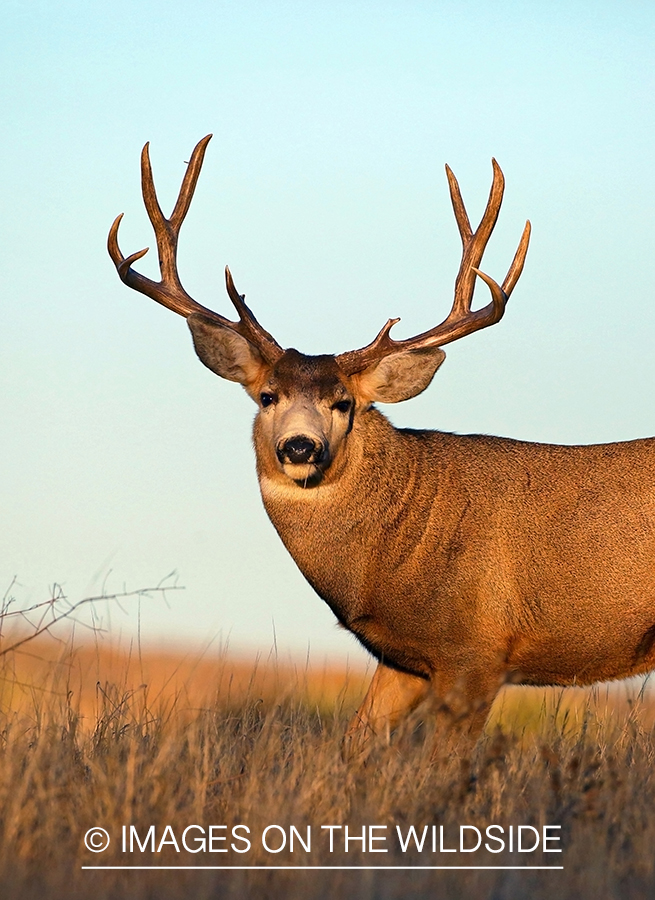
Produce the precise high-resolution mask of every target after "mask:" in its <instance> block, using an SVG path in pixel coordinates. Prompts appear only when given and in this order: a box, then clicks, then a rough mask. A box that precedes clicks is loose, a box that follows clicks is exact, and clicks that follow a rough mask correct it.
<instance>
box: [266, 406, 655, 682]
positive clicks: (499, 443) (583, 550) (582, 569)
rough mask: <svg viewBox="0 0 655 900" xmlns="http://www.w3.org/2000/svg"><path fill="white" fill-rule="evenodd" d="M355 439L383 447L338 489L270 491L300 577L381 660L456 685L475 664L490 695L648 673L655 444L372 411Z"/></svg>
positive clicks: (271, 485) (654, 643) (654, 622)
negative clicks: (499, 430)
mask: <svg viewBox="0 0 655 900" xmlns="http://www.w3.org/2000/svg"><path fill="white" fill-rule="evenodd" d="M350 438H352V441H353V443H354V444H357V443H360V442H361V443H365V444H366V445H367V446H370V445H371V443H373V445H374V447H375V448H376V449H375V450H367V452H366V454H365V455H364V454H363V453H362V454H361V458H362V460H364V459H365V470H366V471H365V472H363V471H362V470H361V468H357V467H355V466H351V467H350V468H349V469H348V472H347V474H345V475H344V476H343V477H344V478H345V479H346V484H342V485H340V490H338V491H334V490H331V489H330V487H329V486H325V487H323V486H319V487H317V488H315V489H313V490H311V491H308V490H307V489H303V488H302V487H298V486H295V485H293V486H288V485H284V484H279V483H278V482H277V481H276V480H275V479H274V478H271V477H270V476H267V475H266V474H263V473H262V474H260V486H261V490H262V498H263V501H264V505H265V507H266V511H267V512H268V515H269V517H270V519H271V521H272V522H273V525H274V526H275V528H276V530H277V531H278V533H279V535H280V537H281V539H282V541H283V542H284V544H285V546H286V547H287V549H288V550H289V552H290V554H291V556H292V557H293V558H294V560H295V561H296V563H297V565H298V567H299V568H300V570H301V571H302V572H303V574H304V575H305V577H306V578H307V580H308V581H309V582H310V583H311V585H312V586H313V587H314V589H315V590H316V592H317V593H318V594H319V595H320V596H321V597H322V598H323V599H324V600H325V601H326V602H327V603H328V604H329V605H330V607H331V608H332V610H333V611H334V613H335V615H336V616H337V618H338V619H339V620H340V621H341V622H342V623H343V624H344V625H345V626H346V627H347V628H349V629H350V630H351V631H353V632H354V633H355V634H357V636H358V637H359V638H360V639H361V640H362V642H363V643H364V644H365V645H366V646H367V647H368V649H369V650H371V651H372V652H373V653H374V655H375V656H376V657H378V659H380V658H382V659H384V660H385V661H386V662H387V663H390V664H393V665H395V666H398V667H400V668H403V669H406V670H408V671H410V672H412V673H414V674H415V675H419V676H422V677H426V678H437V679H438V678H441V679H442V680H443V681H444V682H445V683H446V684H447V683H448V681H449V680H450V678H451V676H452V677H454V678H459V677H461V675H462V671H463V668H466V667H467V666H468V665H470V666H472V667H474V668H476V667H480V666H481V667H483V668H484V669H486V670H487V671H488V672H489V676H490V684H489V690H491V689H492V687H493V684H494V683H497V684H500V683H501V681H502V680H503V676H504V675H505V674H511V675H512V676H514V678H515V679H516V680H520V681H521V682H523V683H527V684H534V685H547V684H558V685H569V684H573V683H578V684H589V683H592V682H594V681H599V680H605V679H611V678H618V677H624V676H626V675H631V674H637V673H638V672H644V671H648V670H649V669H650V668H652V667H653V662H654V659H655V439H648V440H642V441H632V442H627V443H620V444H608V445H599V446H588V447H586V446H583V447H563V446H551V445H544V444H530V443H526V442H521V441H513V440H508V439H502V438H493V437H483V436H478V435H470V436H458V435H452V434H443V433H440V432H430V431H420V432H413V431H403V430H397V429H395V428H393V426H392V425H391V424H390V423H389V422H388V420H387V419H386V418H385V417H384V416H382V415H381V414H380V413H379V412H378V411H377V410H375V409H371V410H370V411H369V412H367V413H366V414H365V415H364V416H362V418H361V420H360V427H359V428H358V429H357V430H356V431H353V433H351V435H350ZM350 438H349V439H350ZM255 446H256V448H257V453H258V459H259V458H260V450H259V447H258V444H257V437H256V432H255ZM353 451H354V453H353ZM349 452H350V453H352V454H353V456H354V457H355V458H357V455H358V454H357V449H356V447H355V448H350V450H349ZM260 473H261V464H260ZM581 473H584V474H583V475H581ZM308 494H310V496H307V495H308ZM408 497H409V498H411V502H409V503H408V502H407V500H408Z"/></svg>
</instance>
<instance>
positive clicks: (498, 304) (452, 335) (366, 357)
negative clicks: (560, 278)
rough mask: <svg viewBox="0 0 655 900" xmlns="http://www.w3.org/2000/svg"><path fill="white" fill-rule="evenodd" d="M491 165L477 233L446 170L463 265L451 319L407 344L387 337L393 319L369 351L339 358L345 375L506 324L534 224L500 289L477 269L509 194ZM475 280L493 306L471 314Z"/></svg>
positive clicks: (527, 229)
mask: <svg viewBox="0 0 655 900" xmlns="http://www.w3.org/2000/svg"><path fill="white" fill-rule="evenodd" d="M491 163H492V165H493V170H494V176H493V182H492V185H491V192H490V193H489V199H488V201H487V206H486V209H485V211H484V215H483V216H482V219H481V221H480V224H479V225H478V227H477V229H476V231H475V233H473V230H472V229H471V223H470V222H469V217H468V215H467V213H466V209H465V207H464V201H463V200H462V194H461V192H460V189H459V185H458V183H457V179H456V178H455V176H454V175H453V173H452V171H451V169H450V168H449V167H448V166H446V174H447V176H448V185H449V187H450V199H451V200H452V204H453V210H454V212H455V219H456V221H457V227H458V228H459V233H460V236H461V238H462V262H461V264H460V267H459V272H458V274H457V278H456V280H455V299H454V301H453V306H452V309H451V310H450V312H449V313H448V316H447V317H446V318H445V319H444V321H443V322H442V323H441V324H440V325H436V326H435V327H434V328H431V329H430V330H429V331H424V332H423V333H422V334H418V335H416V337H413V338H407V339H406V340H403V341H394V340H393V338H391V337H390V336H389V332H390V331H391V328H392V327H393V326H394V325H395V324H396V322H399V321H400V319H389V321H388V322H387V324H386V325H385V326H384V328H383V329H382V330H381V331H380V333H379V334H378V336H377V337H376V338H375V340H374V341H373V342H372V343H370V344H368V346H366V347H362V349H361V350H349V351H348V352H347V353H341V354H340V355H339V356H337V358H336V359H337V362H338V363H339V366H340V368H341V369H342V370H343V371H344V372H345V373H346V374H347V375H354V374H355V373H356V372H361V371H362V369H365V368H366V367H367V366H370V365H372V364H373V363H375V362H377V361H379V360H380V359H382V358H383V357H385V356H387V355H388V354H390V353H396V352H398V351H400V350H419V349H421V348H424V347H435V346H437V347H439V346H442V345H443V344H449V343H451V341H456V340H458V339H459V338H461V337H464V336H465V335H467V334H471V333H472V332H474V331H479V329H481V328H486V327H487V326H488V325H495V324H496V322H499V321H500V319H502V317H503V313H504V312H505V305H506V304H507V301H508V299H509V296H510V294H511V293H512V290H513V289H514V286H515V284H516V282H517V281H518V280H519V276H520V275H521V272H522V271H523V263H524V262H525V255H526V253H527V252H528V243H529V241H530V222H526V223H525V228H524V230H523V235H522V236H521V240H520V242H519V246H518V249H517V251H516V254H515V256H514V260H513V261H512V265H511V266H510V267H509V271H508V273H507V275H506V277H505V280H504V281H503V285H502V287H500V286H499V285H498V284H497V283H496V282H495V281H494V280H493V278H490V277H489V275H485V273H484V272H481V271H480V270H479V269H478V268H477V266H478V265H479V264H480V261H481V260H482V254H483V253H484V250H485V247H486V246H487V243H488V241H489V238H490V237H491V232H492V231H493V229H494V225H495V224H496V220H497V218H498V213H499V211H500V205H501V203H502V201H503V191H504V189H505V179H504V177H503V173H502V172H501V170H500V166H499V165H498V163H497V162H496V160H495V159H492V160H491ZM476 275H479V276H480V278H481V279H482V280H483V281H484V282H485V283H486V284H487V285H488V286H489V290H490V291H491V302H490V303H488V304H487V306H485V307H484V308H483V309H478V310H472V309H471V301H472V299H473V289H474V287H475V276H476Z"/></svg>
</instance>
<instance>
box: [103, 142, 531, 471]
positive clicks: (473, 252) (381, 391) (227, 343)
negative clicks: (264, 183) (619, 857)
mask: <svg viewBox="0 0 655 900" xmlns="http://www.w3.org/2000/svg"><path fill="white" fill-rule="evenodd" d="M210 139H211V135H207V137H205V138H203V139H202V140H201V141H200V142H199V143H198V145H197V146H196V148H195V149H194V151H193V154H192V156H191V160H190V162H189V165H188V168H187V171H186V174H185V176H184V180H183V182H182V187H181V189H180V193H179V196H178V199H177V202H176V204H175V208H174V209H173V212H172V214H171V217H170V219H166V218H165V217H164V215H163V213H162V211H161V208H160V206H159V203H158V201H157V195H156V192H155V187H154V182H153V177H152V169H151V166H150V158H149V154H148V144H146V145H145V147H144V148H143V151H142V154H141V177H142V187H143V199H144V203H145V206H146V210H147V212H148V216H149V218H150V221H151V223H152V226H153V229H154V232H155V237H156V240H157V248H158V251H159V265H160V272H161V281H159V282H155V281H152V280H150V279H149V278H146V277H144V276H143V275H141V274H139V273H138V272H136V271H135V270H134V269H133V268H132V264H133V263H134V262H136V261H137V260H138V259H140V258H141V257H142V256H143V255H144V254H145V253H147V248H146V249H145V250H140V251H139V252H137V253H133V254H132V255H131V256H128V257H127V258H125V257H124V256H123V255H122V253H121V251H120V248H119V246H118V228H119V224H120V221H121V219H122V215H120V216H118V218H117V219H116V220H115V221H114V223H113V225H112V227H111V230H110V233H109V240H108V250H109V254H110V256H111V258H112V260H113V262H114V264H115V266H116V269H117V271H118V274H119V276H120V278H121V280H122V281H124V282H125V284H127V285H128V286H129V287H131V288H134V289H135V290H137V291H140V292H141V293H143V294H145V295H146V296H148V297H151V298H152V299H153V300H156V301H157V302H158V303H161V304H162V305H163V306H166V307H167V308H168V309H171V310H173V312H176V313H178V314H179V315H182V316H184V317H185V318H186V319H187V323H188V325H189V328H190V329H191V334H192V336H193V342H194V345H195V349H196V352H197V354H198V356H199V357H200V359H201V361H202V362H203V363H204V364H205V365H206V366H207V367H208V368H209V369H211V370H212V372H215V373H216V374H217V375H220V376H221V377H222V378H226V379H228V380H229V381H236V382H238V383H239V384H241V385H243V387H244V388H245V389H246V391H247V392H248V394H249V395H250V396H251V397H252V399H253V400H254V401H255V402H256V403H257V405H258V407H259V412H258V415H257V421H256V425H255V440H256V445H257V451H258V464H259V467H260V474H261V472H262V471H264V472H266V473H267V474H268V475H269V476H271V477H278V478H280V477H282V478H283V479H287V478H288V479H291V480H292V481H293V482H295V483H296V484H298V485H300V486H302V487H306V488H311V487H313V486H315V485H317V484H319V483H322V482H325V481H326V480H327V481H332V480H335V479H336V478H338V477H339V474H340V472H341V470H342V467H343V465H344V463H345V449H346V447H347V444H348V441H347V438H348V435H349V434H350V433H351V431H352V430H353V427H354V426H355V424H356V420H357V417H358V416H359V415H361V414H362V413H363V412H364V411H366V410H367V409H368V408H369V407H370V406H371V404H372V403H374V402H381V403H398V402H400V401H401V400H408V399H409V398H410V397H414V396H416V395H417V394H420V393H421V392H422V391H424V390H425V388H426V387H427V386H428V385H429V384H430V382H431V381H432V378H433V376H434V374H435V372H436V371H437V369H438V368H439V366H440V365H441V363H442V362H443V360H444V359H445V353H444V351H443V350H442V349H441V347H442V346H443V345H444V344H448V343H450V342H452V341H455V340H458V339H459V338H462V337H464V336H465V335H467V334H470V333H472V332H474V331H478V330H479V329H481V328H486V327H487V326H489V325H493V324H495V323H496V322H498V321H499V320H500V319H501V318H502V316H503V314H504V312H505V305H506V303H507V300H508V298H509V296H510V294H511V292H512V290H513V288H514V286H515V284H516V282H517V281H518V279H519V276H520V274H521V271H522V269H523V263H524V261H525V256H526V253H527V249H528V242H529V238H530V223H529V222H527V223H526V226H525V229H524V231H523V235H522V237H521V241H520V243H519V246H518V249H517V251H516V254H515V256H514V260H513V262H512V264H511V266H510V268H509V271H508V273H507V276H506V277H505V280H504V281H503V284H502V286H500V285H498V284H497V283H496V282H495V281H494V280H493V279H492V278H490V277H489V276H488V275H486V274H484V272H481V271H480V270H479V269H478V268H477V267H478V265H479V264H480V262H481V260H482V255H483V253H484V249H485V247H486V245H487V242H488V241H489V238H490V236H491V232H492V231H493V228H494V225H495V223H496V219H497V218H498V213H499V210H500V205H501V202H502V197H503V190H504V178H503V174H502V172H501V170H500V167H499V166H498V164H497V162H496V161H495V160H492V165H493V183H492V187H491V192H490V195H489V200H488V202H487V206H486V209H485V211H484V214H483V216H482V219H481V221H480V224H479V226H478V228H477V229H476V230H475V232H473V230H472V228H471V225H470V222H469V218H468V215H467V213H466V209H465V207H464V203H463V201H462V197H461V193H460V190H459V185H458V183H457V180H456V178H455V176H454V175H453V173H452V171H451V170H450V169H449V168H448V166H446V173H447V176H448V183H449V187H450V196H451V200H452V204H453V209H454V212H455V218H456V220H457V225H458V228H459V233H460V235H461V239H462V247H463V251H462V261H461V264H460V268H459V273H458V275H457V279H456V281H455V298H454V302H453V305H452V308H451V311H450V313H449V314H448V316H447V317H446V319H444V321H443V322H442V323H441V324H439V325H436V326H435V327H434V328H431V329H430V330H429V331H426V332H424V333H422V334H419V335H416V336H415V337H412V338H408V339H406V340H401V341H396V340H394V339H393V338H392V337H391V336H390V332H391V329H392V327H393V326H394V325H395V324H396V322H398V321H399V319H389V320H388V322H387V323H386V325H384V327H383V328H382V330H381V331H380V333H379V334H378V335H377V337H376V338H375V340H373V341H372V342H371V343H370V344H368V345H367V346H366V347H363V348H361V349H359V350H350V351H347V352H345V353H341V354H339V355H336V356H331V355H325V356H306V355H304V354H302V353H299V352H298V351H297V350H294V349H289V350H283V349H282V347H281V346H280V345H279V344H278V343H277V341H276V340H275V338H273V337H272V335H270V334H269V333H268V332H267V331H266V330H265V329H264V328H262V326H261V325H260V324H259V322H258V321H257V320H256V318H255V317H254V315H253V314H252V312H251V310H250V309H249V308H248V306H247V305H246V303H245V295H242V294H239V292H238V291H237V289H236V288H235V286H234V282H233V280H232V276H231V274H230V270H229V269H228V268H227V267H226V269H225V282H226V287H227V293H228V295H229V297H230V300H231V301H232V303H233V305H234V307H235V309H236V311H237V314H238V317H239V318H238V321H236V322H233V321H231V320H229V319H226V318H224V317H223V316H222V315H220V314H219V313H216V312H214V311H212V310H210V309H208V308H207V307H204V306H202V305H201V304H199V303H197V302H196V301H195V300H193V299H192V298H191V297H190V296H189V294H187V292H186V291H185V290H184V288H183V287H182V284H181V282H180V279H179V275H178V271H177V260H176V254H177V242H178V237H179V232H180V228H181V226H182V223H183V221H184V218H185V216H186V214H187V212H188V210H189V206H190V204H191V200H192V198H193V193H194V190H195V187H196V183H197V181H198V176H199V174H200V169H201V167H202V163H203V159H204V155H205V150H206V148H207V144H208V143H209V141H210ZM478 276H479V277H480V278H481V279H482V280H483V281H484V282H485V283H486V284H487V286H488V287H489V289H490V291H491V301H490V302H489V303H488V304H487V306H485V307H483V308H482V309H479V310H475V311H474V310H472V309H471V302H472V298H473V289H474V285H475V279H476V277H478Z"/></svg>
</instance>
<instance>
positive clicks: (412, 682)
mask: <svg viewBox="0 0 655 900" xmlns="http://www.w3.org/2000/svg"><path fill="white" fill-rule="evenodd" d="M429 689H430V682H429V681H427V680H426V679H424V678H418V677H417V676H416V675H410V674H409V673H407V672H400V671H398V670H397V669H391V668H389V666H385V665H384V663H382V662H380V663H378V667H377V669H376V670H375V674H374V675H373V678H372V680H371V683H370V685H369V688H368V691H367V692H366V696H365V697H364V700H363V702H362V704H361V706H360V707H359V709H358V710H357V712H356V713H355V715H354V716H353V717H352V719H351V720H350V724H349V725H348V730H347V731H346V734H345V736H344V740H343V750H342V756H343V758H344V759H345V760H352V759H354V758H355V757H357V756H360V755H361V754H362V753H363V752H364V751H365V750H367V749H368V748H369V747H370V743H371V740H372V739H373V738H374V737H376V736H378V735H384V736H385V737H386V739H387V740H388V739H389V736H390V734H391V732H392V731H393V729H394V728H395V726H396V725H397V724H398V722H399V721H400V720H401V719H402V718H403V717H404V716H406V715H408V714H409V713H410V712H411V711H412V710H413V709H415V708H416V707H417V706H418V704H419V703H420V702H421V700H422V699H423V698H424V697H425V696H426V695H427V693H428V691H429Z"/></svg>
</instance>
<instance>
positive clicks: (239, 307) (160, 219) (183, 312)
mask: <svg viewBox="0 0 655 900" xmlns="http://www.w3.org/2000/svg"><path fill="white" fill-rule="evenodd" d="M211 138H212V136H211V134H208V135H207V136H206V137H204V138H203V139H202V140H201V141H199V143H198V144H197V145H196V147H195V149H194V151H193V154H192V155H191V159H190V161H189V165H188V168H187V170H186V173H185V175H184V179H183V181H182V186H181V188H180V193H179V196H178V198H177V202H176V204H175V208H174V209H173V212H172V214H171V217H170V219H166V218H165V217H164V214H163V213H162V211H161V207H160V206H159V202H158V200H157V193H156V191H155V183H154V181H153V177H152V168H151V166H150V156H149V153H148V144H146V145H145V147H144V148H143V150H142V151H141V186H142V189H143V202H144V203H145V207H146V211H147V213H148V218H149V219H150V222H151V223H152V227H153V229H154V232H155V237H156V239H157V249H158V251H159V270H160V272H161V281H151V279H150V278H146V277H145V276H144V275H141V274H140V273H139V272H135V271H134V269H133V268H132V263H134V262H136V261H137V259H141V257H142V256H145V254H146V253H147V252H148V248H147V247H146V249H145V250H139V251H138V253H132V255H131V256H128V257H127V258H125V257H124V256H123V254H122V253H121V251H120V248H119V246H118V227H119V225H120V223H121V219H122V218H123V214H122V213H121V214H120V216H118V217H117V218H116V219H115V221H114V224H113V225H112V226H111V229H110V231H109V238H108V240H107V249H108V250H109V255H110V256H111V258H112V260H113V261H114V265H115V266H116V271H117V272H118V275H119V277H120V279H121V281H123V282H125V284H126V285H128V287H131V288H133V289H134V290H136V291H140V292H141V293H142V294H145V295H146V296H147V297H150V298H151V299H152V300H156V301H157V303H161V304H162V306H165V307H167V309H171V310H173V312H176V313H178V315H180V316H185V317H188V316H190V315H193V314H194V313H200V314H201V315H203V316H204V317H205V318H207V319H211V320H212V321H213V322H216V323H217V324H219V325H222V326H223V327H225V328H230V329H232V330H233V331H236V332H237V333H238V334H240V335H241V336H242V337H244V338H246V340H248V341H250V343H251V344H254V345H255V346H256V347H257V349H258V350H259V351H260V353H261V354H262V356H263V357H264V359H265V360H266V361H267V362H268V363H271V364H273V363H275V362H276V361H277V360H278V359H279V358H280V356H282V354H283V352H284V351H283V350H282V348H281V347H280V345H279V344H278V343H277V341H276V340H275V338H273V337H272V335H270V334H269V333H268V331H266V330H265V329H264V328H262V326H261V325H260V324H259V322H258V321H257V319H256V318H255V317H254V316H253V314H252V312H251V311H250V310H249V309H248V307H247V306H246V304H245V294H239V292H238V291H237V289H236V287H235V286H234V282H233V281H232V275H231V274H230V270H229V269H228V267H227V266H226V267H225V284H226V287H227V292H228V294H229V296H230V300H231V301H232V303H233V304H234V306H235V308H236V311H237V312H238V314H239V321H238V322H231V321H230V320H229V319H226V318H224V317H223V316H221V315H220V314H219V313H217V312H214V311H213V310H211V309H207V307H205V306H202V305H201V304H200V303H196V301H195V300H193V299H192V298H191V297H190V296H189V295H188V294H187V292H186V291H185V290H184V288H183V287H182V284H181V282H180V278H179V275H178V272H177V241H178V237H179V234H180V228H181V227H182V223H183V222H184V218H185V216H186V214H187V212H188V211H189V206H190V205H191V200H192V199H193V192H194V191H195V189H196V183H197V181H198V176H199V175H200V169H201V168H202V163H203V159H204V156H205V150H206V149H207V144H208V143H209V141H210V140H211Z"/></svg>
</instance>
